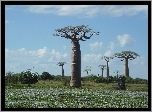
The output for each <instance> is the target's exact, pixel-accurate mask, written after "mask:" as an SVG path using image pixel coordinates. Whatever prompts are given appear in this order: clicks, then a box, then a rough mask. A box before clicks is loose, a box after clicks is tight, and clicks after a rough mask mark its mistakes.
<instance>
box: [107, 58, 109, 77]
mask: <svg viewBox="0 0 152 112" xmlns="http://www.w3.org/2000/svg"><path fill="white" fill-rule="evenodd" d="M107 77H109V66H108V61H107Z"/></svg>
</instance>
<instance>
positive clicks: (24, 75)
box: [5, 69, 148, 85]
mask: <svg viewBox="0 0 152 112" xmlns="http://www.w3.org/2000/svg"><path fill="white" fill-rule="evenodd" d="M70 78H71V76H64V77H63V76H62V75H56V76H55V75H51V74H50V73H49V72H45V71H44V72H43V73H42V74H41V75H39V74H38V73H37V72H32V71H31V70H30V69H28V70H26V71H23V72H21V73H13V72H10V71H9V72H7V73H6V75H5V85H8V84H18V83H21V84H29V85H30V84H35V83H37V82H38V81H39V80H44V81H46V80H49V81H50V80H53V81H66V82H67V83H69V82H70ZM117 80H118V75H116V76H109V77H103V76H98V75H93V74H91V75H88V76H84V77H81V81H82V82H83V81H90V82H95V83H107V84H108V83H117ZM126 83H131V84H148V80H146V79H141V78H135V79H133V78H131V77H130V76H129V77H126Z"/></svg>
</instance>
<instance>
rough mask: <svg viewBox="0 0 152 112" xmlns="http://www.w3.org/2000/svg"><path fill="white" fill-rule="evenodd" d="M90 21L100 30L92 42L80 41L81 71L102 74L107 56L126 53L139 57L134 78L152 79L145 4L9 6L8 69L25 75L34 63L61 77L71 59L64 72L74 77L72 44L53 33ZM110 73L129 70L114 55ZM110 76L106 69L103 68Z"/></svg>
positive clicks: (132, 70) (40, 69)
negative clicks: (71, 64)
mask: <svg viewBox="0 0 152 112" xmlns="http://www.w3.org/2000/svg"><path fill="white" fill-rule="evenodd" d="M78 25H89V26H88V28H91V29H93V30H94V31H99V32H100V34H99V35H93V36H92V37H91V39H89V40H87V41H80V46H81V63H82V64H81V73H82V76H86V75H87V74H86V72H83V71H84V70H85V68H86V66H90V67H91V71H90V72H89V74H94V75H97V74H100V75H101V69H100V68H99V67H98V66H99V65H105V64H106V61H105V60H104V59H101V57H102V56H112V55H113V54H114V53H120V52H122V51H132V52H136V53H138V54H139V55H140V57H138V58H137V59H135V60H130V61H129V68H130V76H131V77H133V78H136V77H139V78H144V79H148V6H146V5H140V6H139V5H130V6H129V5H125V6H123V5H120V6H119V5H117V6H115V5H110V6H108V5H98V6H95V5H71V6H70V5H68V6H66V5H36V6H35V5H14V6H13V5H9V6H6V7H5V69H6V70H5V71H6V72H8V71H11V72H15V73H20V72H22V71H24V70H26V69H29V68H32V67H34V69H33V70H32V71H34V72H38V73H39V74H41V73H42V72H44V71H46V72H49V73H51V74H52V75H61V67H60V66H58V65H56V64H57V63H58V62H66V63H67V64H65V65H64V69H65V75H68V76H69V75H71V73H70V71H71V67H70V61H71V42H70V40H69V39H65V38H63V37H58V36H53V34H55V33H56V32H55V29H58V28H63V27H66V26H78ZM109 68H110V75H112V76H114V75H116V74H115V73H114V72H115V71H117V70H119V75H121V74H123V73H124V62H123V61H120V59H118V58H114V59H113V60H110V62H109ZM104 76H106V70H105V71H104Z"/></svg>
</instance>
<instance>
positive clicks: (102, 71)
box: [102, 68, 103, 77]
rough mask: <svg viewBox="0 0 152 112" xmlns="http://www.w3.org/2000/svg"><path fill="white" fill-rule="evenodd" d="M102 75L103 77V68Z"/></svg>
mask: <svg viewBox="0 0 152 112" xmlns="http://www.w3.org/2000/svg"><path fill="white" fill-rule="evenodd" d="M102 77H103V68H102Z"/></svg>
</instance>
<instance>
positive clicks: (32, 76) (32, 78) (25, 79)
mask: <svg viewBox="0 0 152 112" xmlns="http://www.w3.org/2000/svg"><path fill="white" fill-rule="evenodd" d="M20 81H21V83H22V84H35V83H36V82H38V73H36V72H35V73H32V72H31V71H30V70H27V71H25V72H21V76H20Z"/></svg>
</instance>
